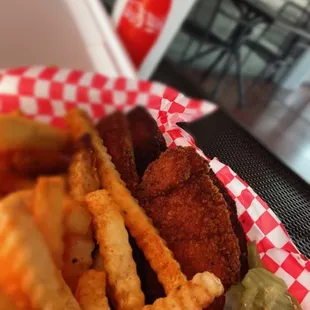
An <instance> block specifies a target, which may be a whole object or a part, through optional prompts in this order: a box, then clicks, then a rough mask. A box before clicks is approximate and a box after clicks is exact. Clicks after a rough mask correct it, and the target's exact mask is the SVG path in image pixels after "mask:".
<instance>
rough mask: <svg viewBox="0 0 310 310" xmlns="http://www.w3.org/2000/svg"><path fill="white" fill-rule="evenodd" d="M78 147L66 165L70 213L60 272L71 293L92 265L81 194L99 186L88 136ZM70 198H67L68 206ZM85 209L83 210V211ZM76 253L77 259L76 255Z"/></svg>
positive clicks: (89, 230) (90, 237)
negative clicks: (62, 264) (63, 259)
mask: <svg viewBox="0 0 310 310" xmlns="http://www.w3.org/2000/svg"><path fill="white" fill-rule="evenodd" d="M79 142H80V144H81V148H80V150H79V151H78V152H77V153H76V154H75V155H74V156H73V160H72V162H71V164H70V167H69V173H68V184H69V191H70V194H71V197H72V198H73V199H74V200H73V201H72V200H71V212H70V215H69V216H68V217H67V219H66V229H67V232H66V235H67V237H66V242H67V244H68V246H66V249H65V256H64V257H65V266H64V269H63V275H64V278H65V280H66V281H67V283H69V286H70V288H71V290H72V291H73V292H75V288H76V285H77V281H78V279H79V277H80V276H81V275H82V274H83V273H84V272H85V271H87V270H88V269H89V267H90V266H91V265H92V255H91V254H92V251H93V249H94V247H95V245H94V242H93V232H92V227H91V225H90V223H91V219H90V215H89V213H88V211H87V209H86V208H85V207H84V206H83V198H84V196H85V195H86V194H87V193H89V192H92V191H94V190H97V189H98V188H99V180H98V176H97V167H96V158H95V156H94V151H93V149H92V146H91V141H90V138H89V137H88V138H87V137H84V139H82V140H81V141H79ZM68 202H69V205H70V201H67V205H68ZM82 208H84V210H82ZM76 256H78V258H77V257H76Z"/></svg>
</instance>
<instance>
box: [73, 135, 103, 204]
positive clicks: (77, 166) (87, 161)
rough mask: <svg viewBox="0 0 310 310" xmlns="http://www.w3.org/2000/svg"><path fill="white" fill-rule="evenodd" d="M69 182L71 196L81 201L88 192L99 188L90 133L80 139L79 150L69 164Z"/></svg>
mask: <svg viewBox="0 0 310 310" xmlns="http://www.w3.org/2000/svg"><path fill="white" fill-rule="evenodd" d="M68 183H69V190H70V194H71V196H72V197H73V198H74V199H75V200H76V201H80V202H82V201H83V199H84V196H85V195H86V194H87V193H90V192H93V191H95V190H97V189H99V179H98V174H97V164H96V157H95V154H94V149H93V146H92V142H91V138H90V136H89V135H84V136H82V137H81V139H80V141H79V150H78V151H77V152H76V153H75V154H74V155H73V158H72V161H71V164H70V166H69V173H68Z"/></svg>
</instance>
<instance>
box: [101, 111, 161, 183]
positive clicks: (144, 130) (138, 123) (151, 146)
mask: <svg viewBox="0 0 310 310" xmlns="http://www.w3.org/2000/svg"><path fill="white" fill-rule="evenodd" d="M127 119H128V122H129V129H130V132H131V137H132V143H133V148H134V153H135V160H136V166H137V171H138V175H139V176H140V177H142V175H143V173H144V171H145V169H146V168H147V166H148V165H149V164H150V163H151V162H152V161H154V160H155V159H157V158H158V157H159V156H160V154H161V153H162V152H164V151H165V150H166V149H167V145H166V141H165V139H164V137H163V135H162V133H161V132H160V130H159V128H158V126H157V124H156V121H155V120H154V118H153V117H152V116H151V115H150V114H149V113H148V112H147V110H146V109H145V108H143V107H136V108H134V109H133V110H131V111H130V112H129V113H128V115H127ZM103 141H104V139H103ZM116 168H117V167H116Z"/></svg>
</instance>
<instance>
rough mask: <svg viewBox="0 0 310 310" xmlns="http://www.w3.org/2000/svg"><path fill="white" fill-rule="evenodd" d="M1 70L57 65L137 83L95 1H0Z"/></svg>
mask: <svg viewBox="0 0 310 310" xmlns="http://www.w3.org/2000/svg"><path fill="white" fill-rule="evenodd" d="M0 5H1V9H0V42H1V44H0V67H1V68H12V67H17V66H24V65H27V66H28V65H56V66H59V67H66V68H74V69H81V70H86V71H96V72H100V73H103V74H105V75H108V76H112V77H116V76H126V77H129V78H136V73H135V69H134V67H133V65H132V64H131V61H130V60H129V58H128V56H127V54H126V52H125V50H124V49H123V47H122V45H121V43H120V42H119V40H118V38H117V36H116V35H115V32H114V29H113V26H112V24H111V22H110V18H109V16H108V15H107V13H106V11H105V9H104V7H103V5H102V3H101V2H100V1H99V0H27V1H20V0H0Z"/></svg>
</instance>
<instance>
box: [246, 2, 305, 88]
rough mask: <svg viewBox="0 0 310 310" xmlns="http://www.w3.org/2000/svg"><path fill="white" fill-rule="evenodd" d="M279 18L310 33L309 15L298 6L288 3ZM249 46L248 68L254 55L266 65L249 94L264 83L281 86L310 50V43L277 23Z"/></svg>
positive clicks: (247, 43)
mask: <svg viewBox="0 0 310 310" xmlns="http://www.w3.org/2000/svg"><path fill="white" fill-rule="evenodd" d="M277 18H278V19H279V20H281V21H283V22H285V23H287V24H289V25H291V26H294V27H299V28H307V29H309V27H308V24H309V11H308V10H307V9H306V8H303V7H301V6H299V5H297V4H296V3H293V2H286V3H285V4H284V5H283V6H282V8H281V9H280V10H279V12H278V15H277ZM245 45H246V46H247V48H248V49H249V53H248V55H247V57H246V59H245V61H244V64H245V63H246V62H247V60H248V59H249V56H250V55H251V54H252V53H254V54H255V55H256V56H258V57H259V58H260V59H262V60H263V61H264V63H265V66H264V67H263V68H262V70H261V71H260V72H259V73H258V75H257V76H256V78H255V79H254V80H253V82H252V84H251V85H250V87H249V88H248V90H247V91H250V90H252V89H253V88H254V87H255V85H256V84H257V83H258V82H259V81H261V80H266V81H268V82H277V81H278V82H281V81H282V80H283V78H284V77H285V76H286V74H287V72H288V71H289V70H290V68H291V67H292V65H293V64H294V63H295V62H296V60H297V59H298V58H299V57H300V56H301V55H302V53H303V52H304V50H305V48H307V45H308V42H303V40H302V39H301V38H300V37H299V36H298V35H296V34H294V33H293V32H290V31H288V30H286V29H284V28H282V27H281V26H280V25H277V23H276V22H275V23H273V24H271V25H269V26H267V27H266V28H265V30H264V31H263V32H262V33H261V34H260V35H259V37H258V38H256V39H255V40H251V39H249V40H247V42H246V44H245Z"/></svg>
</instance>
